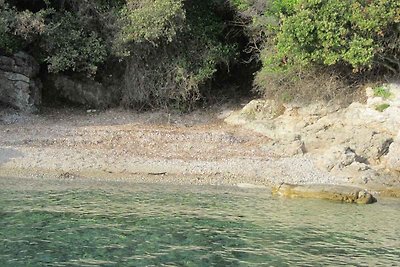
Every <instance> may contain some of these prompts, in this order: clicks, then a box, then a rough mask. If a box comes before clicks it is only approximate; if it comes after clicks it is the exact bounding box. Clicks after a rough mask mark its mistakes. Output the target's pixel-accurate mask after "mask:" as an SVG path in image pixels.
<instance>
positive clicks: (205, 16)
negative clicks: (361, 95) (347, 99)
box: [0, 0, 400, 106]
mask: <svg viewBox="0 0 400 267" xmlns="http://www.w3.org/2000/svg"><path fill="white" fill-rule="evenodd" d="M399 10H400V3H399V1H396V0H372V1H371V0H348V1H342V0H270V1H267V0H202V1H198V0H115V1H113V0H55V1H49V0H41V1H40V0H38V1H33V2H32V1H26V0H0V53H2V54H12V53H14V52H17V51H18V50H25V51H27V52H28V53H31V54H32V55H34V56H35V57H36V58H37V59H38V60H39V61H40V62H41V64H42V66H46V67H47V68H46V69H47V70H48V71H49V72H51V73H58V72H63V73H68V74H71V73H80V74H81V75H82V74H83V75H85V76H88V77H91V78H94V79H98V80H104V77H115V79H117V80H118V81H123V82H122V83H121V84H120V86H121V88H123V89H122V91H123V92H122V102H123V103H124V104H125V105H128V106H135V105H137V104H140V105H142V104H143V103H147V104H149V103H151V104H157V105H161V104H166V103H169V104H171V103H172V104H174V105H178V106H179V105H182V103H186V102H191V101H193V100H196V99H198V97H199V95H200V92H201V90H202V88H205V87H207V85H208V84H209V83H210V81H212V80H213V78H215V74H216V73H217V71H218V70H219V69H225V70H229V67H230V65H231V64H233V63H234V62H237V60H238V56H239V55H242V54H243V51H240V50H239V49H238V48H239V47H241V46H243V42H247V41H249V43H248V46H247V49H246V50H245V51H246V52H247V53H248V54H249V55H248V56H247V58H246V59H247V60H248V61H253V62H256V64H257V62H260V63H261V65H262V68H261V70H260V72H259V73H258V74H257V75H256V79H255V81H256V85H257V87H258V88H259V89H260V91H262V92H268V91H269V94H270V95H271V94H273V95H276V94H282V95H285V94H286V92H285V91H284V90H286V89H288V88H289V87H291V86H293V85H294V84H301V82H300V81H301V80H303V81H304V80H307V79H309V78H312V77H313V76H315V75H318V76H320V77H331V80H332V77H339V78H338V79H340V77H341V76H340V72H343V71H346V72H347V73H355V74H354V75H357V74H360V73H366V72H369V71H376V70H379V71H380V72H382V71H389V72H392V73H399V71H400V26H399V21H400V11H399ZM237 33H239V35H241V37H239V38H234V37H232V36H235V34H236V35H237ZM243 34H246V36H243ZM241 42H242V43H241ZM110 62H112V64H114V66H116V65H115V64H118V67H116V68H113V67H110ZM224 66H225V67H224ZM113 69H114V73H113V71H112V70H113ZM110 70H111V71H110ZM117 70H118V72H119V73H118V74H116V73H115V71H117ZM107 71H108V72H107ZM99 76H101V77H99ZM311 83H314V82H311ZM318 86H320V87H321V86H323V87H327V88H328V87H329V86H327V85H326V84H323V85H321V84H319V85H318ZM329 88H330V87H329ZM280 90H281V91H282V92H279V91H280ZM312 90H314V89H312ZM329 90H330V89H329ZM329 95H331V94H330V93H329ZM293 97H294V96H293V94H292V95H291V96H289V97H288V99H292V98H293ZM286 98H287V97H286Z"/></svg>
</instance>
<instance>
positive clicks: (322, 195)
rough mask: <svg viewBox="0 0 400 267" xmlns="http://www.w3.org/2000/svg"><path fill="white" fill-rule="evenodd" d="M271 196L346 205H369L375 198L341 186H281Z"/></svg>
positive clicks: (358, 189)
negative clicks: (334, 202)
mask: <svg viewBox="0 0 400 267" xmlns="http://www.w3.org/2000/svg"><path fill="white" fill-rule="evenodd" d="M272 192H273V194H276V195H280V196H284V197H290V198H296V197H298V198H315V199H326V200H334V201H342V202H346V203H358V204H371V203H374V202H376V198H375V197H374V196H373V195H372V194H370V193H369V192H367V191H366V190H364V189H361V188H357V187H352V186H341V185H324V184H314V185H292V184H281V185H279V186H277V187H275V188H273V190H272Z"/></svg>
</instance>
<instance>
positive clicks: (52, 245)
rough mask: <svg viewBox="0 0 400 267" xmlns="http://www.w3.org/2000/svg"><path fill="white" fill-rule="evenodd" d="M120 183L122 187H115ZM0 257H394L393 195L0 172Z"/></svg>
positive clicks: (244, 261) (397, 246) (56, 260)
mask: <svg viewBox="0 0 400 267" xmlns="http://www.w3.org/2000/svg"><path fill="white" fill-rule="evenodd" d="M121 188H122V189H121ZM0 218H1V220H0V266H43V265H47V266H73V265H76V266H120V265H124V266H160V265H161V266H169V265H170V266H177V265H178V266H179V265H180V266H293V265H301V266H321V265H322V266H325V265H334V266H338V265H343V266H349V265H357V266H395V265H396V264H398V262H399V259H400V224H399V223H398V222H399V221H400V202H399V201H396V200H383V201H380V202H378V203H376V204H374V205H368V206H360V205H349V204H340V203H332V202H325V201H313V200H284V199H279V198H273V197H271V196H270V194H269V193H267V192H264V191H262V190H249V189H233V188H215V187H214V188H213V187H174V186H158V185H138V184H129V183H126V184H123V183H101V184H99V185H96V186H94V185H93V184H89V183H88V184H86V183H84V182H82V183H81V182H48V181H47V182H40V181H31V182H25V181H22V182H21V181H19V180H16V179H8V180H5V179H0Z"/></svg>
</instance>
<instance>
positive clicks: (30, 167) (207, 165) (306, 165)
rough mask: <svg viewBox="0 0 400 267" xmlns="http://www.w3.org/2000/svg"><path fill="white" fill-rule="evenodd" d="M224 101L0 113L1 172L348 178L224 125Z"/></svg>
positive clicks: (190, 179)
mask: <svg viewBox="0 0 400 267" xmlns="http://www.w3.org/2000/svg"><path fill="white" fill-rule="evenodd" d="M225 113H229V112H227V111H226V110H225V111H224V110H223V109H217V110H211V111H210V110H208V111H198V112H194V113H191V114H189V115H172V114H168V113H167V112H148V113H135V112H132V111H125V110H119V109H114V110H108V111H104V112H97V111H95V112H87V111H86V110H77V109H47V110H45V111H44V112H43V113H42V114H40V115H20V114H19V115H18V114H15V113H13V112H11V111H7V110H3V111H2V113H1V114H0V115H1V116H0V176H3V177H26V178H30V177H33V178H35V177H36V178H38V177H39V178H40V177H47V178H52V179H74V178H78V177H79V178H96V179H109V180H132V181H138V182H146V183H173V184H211V185H239V186H240V185H242V186H252V185H256V186H257V185H258V186H271V185H275V184H280V183H292V184H349V181H348V180H347V179H345V178H343V177H342V178H341V177H336V176H332V175H331V174H330V173H328V172H325V171H323V170H320V169H318V168H317V167H316V166H315V165H314V164H313V161H312V160H311V159H310V158H309V157H308V156H307V155H301V156H293V157H282V156H279V155H276V154H275V153H274V152H273V150H272V149H270V144H271V142H270V141H271V139H269V138H268V137H265V136H263V135H260V134H257V133H254V132H252V131H250V130H246V129H243V128H241V127H239V126H229V125H227V124H225V123H224V122H223V116H224V115H223V114H225Z"/></svg>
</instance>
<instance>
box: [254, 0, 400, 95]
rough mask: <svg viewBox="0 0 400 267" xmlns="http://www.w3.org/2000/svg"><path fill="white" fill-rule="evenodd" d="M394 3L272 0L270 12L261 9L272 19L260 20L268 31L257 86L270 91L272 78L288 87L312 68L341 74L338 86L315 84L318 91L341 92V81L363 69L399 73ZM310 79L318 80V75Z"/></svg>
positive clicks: (398, 6)
mask: <svg viewBox="0 0 400 267" xmlns="http://www.w3.org/2000/svg"><path fill="white" fill-rule="evenodd" d="M399 9H400V3H399V2H398V1H395V0H377V1H363V0H351V1H341V0H297V1H296V0H293V1H289V0H288V1H274V2H273V4H272V5H271V6H270V7H269V12H265V13H264V14H263V15H262V16H264V17H265V16H267V15H268V16H272V17H273V18H274V19H273V21H274V22H273V23H274V24H273V25H272V26H271V22H270V21H271V20H270V21H266V24H267V25H265V26H264V28H268V29H270V31H269V32H268V36H266V37H268V38H264V46H263V48H262V51H261V53H260V59H261V62H262V65H263V67H262V70H261V72H260V73H259V74H257V78H256V85H257V87H258V90H259V91H261V92H263V93H266V94H267V95H271V92H268V91H271V88H270V87H269V86H270V85H271V84H275V85H277V84H279V85H280V86H282V84H284V85H283V86H282V87H281V88H282V89H283V88H285V89H286V90H291V89H289V88H290V87H291V86H296V83H297V82H298V81H299V80H302V81H304V80H307V79H303V78H302V77H301V76H303V77H310V76H311V75H312V74H313V73H315V71H317V73H325V74H328V76H331V77H339V79H341V80H343V83H339V85H338V87H337V88H335V87H331V86H330V87H329V88H326V90H337V91H338V92H335V93H332V92H327V93H323V91H321V90H320V92H321V93H323V95H343V93H345V91H343V90H341V88H342V87H343V86H342V85H345V84H351V83H354V82H356V83H355V84H357V83H358V82H357V79H359V78H360V77H362V78H363V79H364V78H365V77H366V75H368V74H366V75H365V74H364V73H372V71H381V72H385V71H386V72H387V71H389V72H392V73H398V72H399V71H400V61H399V59H400V45H399V43H400V27H399V21H400V13H399V12H398V11H399ZM276 21H278V24H276ZM277 25H278V26H277ZM271 29H272V30H271ZM349 73H350V74H351V73H353V74H352V75H349ZM325 76H326V75H325ZM334 79H336V78H334ZM346 79H349V80H347V81H346ZM315 82H316V83H317V84H321V80H320V79H318V78H316V79H315ZM315 82H314V83H315ZM322 84H323V82H322ZM313 85H314V84H309V86H306V85H305V84H304V86H305V87H314V86H313ZM347 87H349V86H348V85H347ZM274 88H276V87H274ZM296 90H297V91H298V92H300V91H299V90H298V89H296ZM296 90H291V92H293V91H296ZM300 90H301V89H300ZM272 91H273V92H274V93H277V95H278V96H279V95H282V94H284V95H285V94H287V93H285V92H283V91H282V92H279V89H277V90H272ZM310 92H311V91H310ZM339 92H340V93H339ZM293 97H294V99H296V96H293ZM309 98H310V99H313V98H315V97H314V95H310V96H309ZM317 98H320V97H317ZM322 98H325V97H322Z"/></svg>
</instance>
